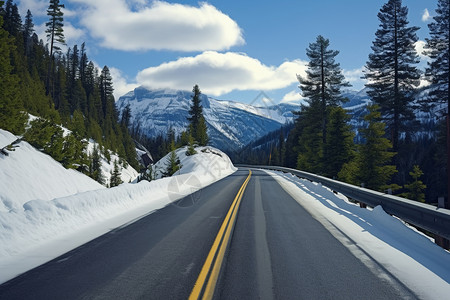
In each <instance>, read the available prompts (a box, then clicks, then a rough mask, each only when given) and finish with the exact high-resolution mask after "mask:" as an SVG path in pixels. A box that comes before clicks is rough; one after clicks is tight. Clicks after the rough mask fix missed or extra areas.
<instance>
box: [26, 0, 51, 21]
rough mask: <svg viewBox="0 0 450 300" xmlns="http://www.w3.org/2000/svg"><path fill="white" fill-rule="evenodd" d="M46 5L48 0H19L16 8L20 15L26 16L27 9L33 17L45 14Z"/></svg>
mask: <svg viewBox="0 0 450 300" xmlns="http://www.w3.org/2000/svg"><path fill="white" fill-rule="evenodd" d="M48 5H49V2H48V0H20V1H19V3H18V8H19V12H20V14H21V15H22V17H25V16H26V14H27V10H28V9H29V10H30V11H31V14H32V15H33V16H34V17H43V16H46V15H47V8H48Z"/></svg>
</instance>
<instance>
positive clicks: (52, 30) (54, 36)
mask: <svg viewBox="0 0 450 300" xmlns="http://www.w3.org/2000/svg"><path fill="white" fill-rule="evenodd" d="M62 8H64V4H60V3H59V0H50V5H49V7H48V9H47V15H48V16H49V21H48V22H47V23H45V26H46V27H47V29H46V30H45V33H46V34H47V39H48V40H49V41H50V64H49V67H48V72H47V85H46V88H47V94H49V93H50V91H51V92H52V93H53V89H51V87H50V84H51V80H50V76H51V75H53V73H54V71H53V67H54V60H55V57H54V54H55V52H59V51H61V48H60V46H59V45H65V44H66V41H65V39H64V17H63V16H64V13H63V12H62V10H61V9H62Z"/></svg>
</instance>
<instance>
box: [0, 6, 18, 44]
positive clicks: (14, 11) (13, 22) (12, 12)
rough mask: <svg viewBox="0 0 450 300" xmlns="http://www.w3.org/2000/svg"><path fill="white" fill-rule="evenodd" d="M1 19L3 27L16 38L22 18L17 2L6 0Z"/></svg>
mask: <svg viewBox="0 0 450 300" xmlns="http://www.w3.org/2000/svg"><path fill="white" fill-rule="evenodd" d="M3 21H4V24H3V28H4V29H5V30H6V31H8V32H9V34H10V35H11V36H12V37H14V38H18V37H19V33H20V32H22V19H21V17H20V14H19V9H18V7H17V4H15V3H13V2H12V0H8V1H6V7H5V13H4V20H3Z"/></svg>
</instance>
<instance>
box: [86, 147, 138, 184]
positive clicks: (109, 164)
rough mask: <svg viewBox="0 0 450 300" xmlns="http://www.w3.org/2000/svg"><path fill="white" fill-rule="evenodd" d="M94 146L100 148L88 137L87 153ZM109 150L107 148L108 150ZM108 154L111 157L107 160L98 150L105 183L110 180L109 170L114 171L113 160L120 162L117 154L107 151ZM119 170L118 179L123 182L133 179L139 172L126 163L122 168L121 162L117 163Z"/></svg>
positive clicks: (91, 150)
mask: <svg viewBox="0 0 450 300" xmlns="http://www.w3.org/2000/svg"><path fill="white" fill-rule="evenodd" d="M94 147H96V148H97V149H100V148H99V147H100V145H99V144H98V143H97V142H95V141H94V140H92V139H90V140H89V142H88V145H87V153H88V154H90V155H92V153H93V151H94ZM108 151H109V150H108ZM109 155H110V157H111V159H110V160H109V161H108V160H107V159H106V158H105V156H104V155H103V153H101V151H100V156H101V160H100V163H101V164H102V175H103V178H104V179H105V183H106V184H109V183H110V181H111V172H112V171H114V162H115V161H117V163H119V162H120V158H119V156H118V155H117V154H116V153H114V152H112V151H109ZM119 170H120V179H122V181H123V182H124V183H129V182H132V181H134V180H135V179H136V178H137V177H138V175H139V173H138V172H137V171H136V170H135V169H134V168H133V167H132V166H130V165H128V164H127V166H126V168H124V167H123V166H122V165H121V164H119Z"/></svg>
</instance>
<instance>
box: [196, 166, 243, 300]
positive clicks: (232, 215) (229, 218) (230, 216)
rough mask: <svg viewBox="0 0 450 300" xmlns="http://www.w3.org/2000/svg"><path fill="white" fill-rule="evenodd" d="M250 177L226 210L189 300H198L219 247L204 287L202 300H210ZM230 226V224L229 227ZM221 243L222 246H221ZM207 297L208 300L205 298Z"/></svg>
mask: <svg viewBox="0 0 450 300" xmlns="http://www.w3.org/2000/svg"><path fill="white" fill-rule="evenodd" d="M251 175H252V171H249V174H248V176H247V179H246V180H245V181H244V183H243V184H242V186H241V188H240V189H239V192H238V193H237V195H236V197H235V198H234V200H233V203H232V204H231V207H230V209H229V210H228V213H227V215H226V217H225V220H224V221H223V223H222V225H221V226H220V229H219V233H218V234H217V236H216V239H215V240H214V243H213V245H212V247H211V250H210V251H209V253H208V256H207V257H206V260H205V263H204V264H203V267H202V270H201V271H200V274H199V276H198V278H197V281H196V282H195V285H194V288H193V289H192V291H191V295H190V296H189V299H190V300H192V299H199V297H200V294H201V292H202V289H203V287H204V285H205V281H206V279H207V276H208V274H209V272H210V270H211V266H212V263H213V261H214V257H215V256H216V253H217V249H218V248H219V246H220V250H219V254H218V256H217V259H216V262H215V264H214V267H213V270H212V273H211V275H210V278H209V281H208V284H207V286H206V290H205V295H204V297H203V299H211V298H212V296H213V294H214V288H215V285H216V282H217V277H218V274H219V271H220V266H221V265H222V260H223V256H224V254H225V249H226V245H228V241H229V238H230V235H231V228H232V227H233V226H234V222H235V220H236V214H237V210H238V209H239V204H240V201H241V199H242V195H243V194H244V190H245V188H246V187H247V184H248V182H249V181H250V177H251ZM230 224H231V226H229V225H230ZM224 232H225V237H224ZM222 237H224V238H223V239H222ZM221 242H222V244H221ZM224 245H225V246H224ZM207 296H208V297H209V298H207Z"/></svg>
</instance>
